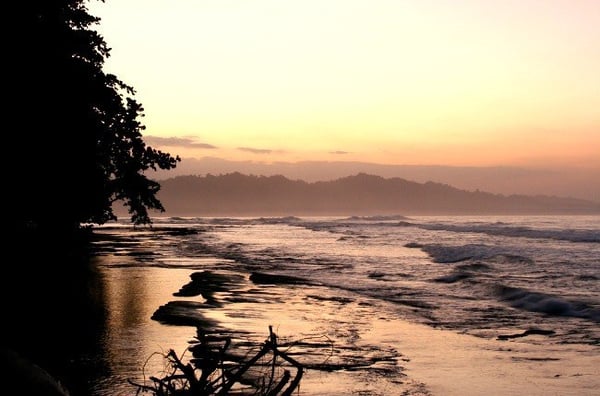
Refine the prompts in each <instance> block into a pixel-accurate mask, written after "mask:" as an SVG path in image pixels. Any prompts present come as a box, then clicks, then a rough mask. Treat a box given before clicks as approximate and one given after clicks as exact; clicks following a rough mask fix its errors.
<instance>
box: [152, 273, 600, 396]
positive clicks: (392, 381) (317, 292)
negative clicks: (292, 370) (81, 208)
mask: <svg viewBox="0 0 600 396" xmlns="http://www.w3.org/2000/svg"><path fill="white" fill-rule="evenodd" d="M239 275H240V274H239V273H238V274H237V276H239ZM191 277H192V278H193V276H191ZM246 281H247V282H250V278H248V279H247V280H246ZM238 282H241V283H238V284H237V287H238V288H239V290H242V291H243V292H244V293H246V292H250V294H252V293H256V295H261V294H262V295H263V296H267V297H268V298H269V301H268V302H264V301H263V302H257V301H255V300H253V298H252V297H250V296H248V295H247V296H246V298H245V299H244V298H242V297H240V296H239V295H238V296H235V294H236V293H235V292H232V290H231V289H228V290H226V291H224V290H221V291H222V292H224V294H228V295H229V297H228V298H230V299H232V300H235V303H233V302H229V303H228V302H224V303H222V304H217V305H215V306H211V304H210V302H209V303H208V304H206V302H204V303H199V302H196V305H195V304H187V303H186V302H185V301H181V302H182V304H180V305H178V304H174V305H173V306H172V307H171V308H173V309H174V311H173V312H176V311H177V314H176V315H175V316H174V317H177V316H178V315H179V314H183V315H184V316H186V317H194V316H195V317H197V318H201V322H202V323H204V324H207V325H209V327H210V326H214V327H213V329H214V331H216V332H223V331H225V332H229V334H233V335H234V337H239V338H240V339H241V338H243V337H248V338H249V339H250V338H252V337H253V336H254V340H255V341H258V340H259V339H263V338H264V337H263V336H262V333H264V332H265V330H266V328H267V327H266V326H267V325H273V327H274V328H275V329H277V330H276V333H278V335H280V336H282V337H284V338H290V337H298V338H300V339H301V338H302V335H304V337H306V338H311V337H316V338H319V333H318V331H319V329H321V330H325V331H323V332H322V333H321V336H323V335H324V333H326V332H327V331H329V333H328V334H327V339H331V340H334V342H333V344H332V349H333V351H334V353H333V354H332V356H333V359H332V360H331V361H330V363H331V366H332V367H335V365H336V364H339V366H338V368H336V369H334V370H327V371H320V370H318V369H317V370H315V369H310V368H309V369H308V370H307V372H306V374H305V376H304V377H303V379H302V382H301V385H300V388H299V394H301V395H302V394H303V395H316V394H319V395H327V396H338V395H339V396H341V395H346V394H350V393H355V394H356V393H359V394H369V395H389V394H405V395H431V396H433V395H444V396H446V395H449V396H451V395H457V396H458V395H463V396H464V395H481V394H487V395H506V394H527V395H539V396H545V395H549V394H560V395H569V394H573V395H592V394H595V392H596V391H597V389H598V388H599V387H600V376H599V375H598V369H597V367H600V353H599V348H598V347H597V346H593V345H585V344H571V345H560V344H558V345H557V344H550V343H549V342H547V340H548V339H547V338H546V335H540V334H530V335H526V336H522V337H514V338H511V339H505V340H502V339H490V338H482V337H478V336H474V335H470V334H459V333H456V332H455V331H452V330H441V329H436V328H433V327H430V326H427V325H424V324H416V323H412V322H409V321H407V320H404V319H397V318H393V317H392V315H388V314H387V312H386V311H387V308H384V307H382V306H381V305H382V304H375V303H373V304H371V302H369V301H366V300H365V299H361V300H360V301H359V300H355V299H353V297H352V296H350V295H346V293H345V292H343V291H339V290H338V291H336V292H335V294H336V295H323V294H322V293H327V292H330V291H328V290H324V289H320V288H319V286H314V285H313V286H311V285H302V286H301V287H296V286H294V285H293V282H287V283H286V284H285V285H274V284H271V285H266V290H262V291H260V292H258V291H257V290H258V289H261V287H265V285H262V286H261V285H254V286H252V284H251V282H250V284H245V285H242V283H244V281H243V280H241V279H238ZM192 283H193V281H192ZM284 286H285V287H284ZM253 287H256V289H257V290H253V289H252V288H253ZM188 288H189V286H188ZM183 289H185V287H183V288H182V290H183ZM198 290H200V289H198ZM206 291H207V290H206V289H204V292H206ZM213 291H214V290H213ZM209 294H211V296H212V297H211V298H215V296H216V294H218V293H216V294H215V293H213V292H212V291H211V292H210V293H209ZM187 297H189V295H188V296H187ZM244 300H245V301H244ZM205 301H207V300H206V299H205ZM240 304H241V305H240ZM163 308H164V307H163ZM181 308H183V310H184V312H182V311H178V309H181ZM168 310H169V309H168V308H167V311H168ZM186 310H187V312H185V311H186ZM357 310H362V311H363V312H362V313H361V314H360V315H358V316H357V315H356V311H357ZM159 311H160V309H159ZM157 312H158V311H157ZM194 312H195V313H194ZM200 312H201V314H200V315H198V313H200ZM390 312H391V311H390ZM334 315H339V316H340V317H341V318H344V317H347V318H349V319H348V321H345V320H344V319H340V318H334V317H333V316H334ZM167 317H168V315H167ZM174 317H173V318H174ZM359 317H361V318H362V319H360V320H358V319H357V318H359ZM300 318H302V319H300ZM366 318H369V319H368V320H366ZM361 320H362V322H361ZM175 321H177V320H176V319H175ZM167 322H168V320H167ZM199 323H200V319H199ZM263 324H264V329H263V328H262V327H263ZM256 335H258V338H257V336H256ZM321 339H322V338H321ZM292 341H293V340H292ZM292 344H293V342H292ZM323 352H325V351H321V353H319V351H316V352H315V351H314V350H306V349H302V348H301V349H299V350H296V351H294V356H295V357H296V359H297V360H298V361H300V362H301V363H303V362H307V361H309V363H308V366H309V367H310V361H311V360H312V361H313V362H315V361H316V360H318V359H322V360H327V359H329V358H327V357H326V355H325V354H323ZM336 357H337V358H339V360H336ZM344 359H345V360H347V361H353V362H354V363H355V365H354V366H346V367H345V366H344V363H343V360H344Z"/></svg>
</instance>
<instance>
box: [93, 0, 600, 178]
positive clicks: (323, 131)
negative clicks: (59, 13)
mask: <svg viewBox="0 0 600 396" xmlns="http://www.w3.org/2000/svg"><path fill="white" fill-rule="evenodd" d="M90 11H91V13H92V14H93V15H96V16H99V17H101V19H102V21H101V24H100V26H98V30H99V31H100V32H101V33H102V34H103V35H104V37H105V39H106V41H107V42H108V45H109V47H111V48H112V51H111V57H110V58H109V60H108V62H107V64H106V70H107V71H110V72H113V73H115V74H116V75H117V76H119V77H120V78H121V79H123V80H124V81H125V82H126V83H128V84H131V85H133V86H134V87H135V88H136V90H137V94H136V98H137V99H138V100H139V101H140V102H142V104H143V105H144V108H145V109H146V117H145V119H144V124H145V125H146V126H147V130H146V131H145V136H146V137H147V141H148V142H149V143H150V144H152V145H153V146H155V147H158V148H162V149H166V150H168V151H169V152H171V153H172V154H179V155H180V156H182V157H203V156H214V157H222V158H227V159H232V160H255V161H267V162H270V161H300V160H329V161H335V160H343V161H365V162H377V163H389V164H441V165H475V166H478V165H486V166H487V165H534V166H544V165H548V164H552V165H553V166H556V165H559V166H567V165H577V166H598V167H600V72H599V70H600V1H598V0H568V1H567V0H518V1H516V0H503V1H485V0H447V1H445V0H435V1H433V0H405V1H402V0H375V1H373V0H302V1H296V0H286V1H281V0H269V1H267V0H252V1H249V0H177V1H164V0H127V1H116V0H107V1H106V3H105V4H102V3H99V2H98V4H96V2H91V4H90Z"/></svg>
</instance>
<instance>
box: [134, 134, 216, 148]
mask: <svg viewBox="0 0 600 396" xmlns="http://www.w3.org/2000/svg"><path fill="white" fill-rule="evenodd" d="M144 141H145V142H146V143H147V144H149V145H155V146H171V147H187V148H201V149H216V148H217V147H216V146H213V145H212V144H208V143H199V142H196V141H195V140H194V139H193V138H187V137H183V138H182V137H168V138H165V137H160V136H144Z"/></svg>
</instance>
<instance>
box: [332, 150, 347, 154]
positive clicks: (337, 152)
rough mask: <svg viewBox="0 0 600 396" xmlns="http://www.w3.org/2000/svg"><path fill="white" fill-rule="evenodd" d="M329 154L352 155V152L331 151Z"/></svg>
mask: <svg viewBox="0 0 600 396" xmlns="http://www.w3.org/2000/svg"><path fill="white" fill-rule="evenodd" d="M329 154H350V152H348V151H341V150H337V151H330V152H329Z"/></svg>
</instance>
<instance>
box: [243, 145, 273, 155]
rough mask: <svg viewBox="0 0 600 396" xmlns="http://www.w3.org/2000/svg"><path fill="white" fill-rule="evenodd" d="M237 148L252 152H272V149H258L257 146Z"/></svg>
mask: <svg viewBox="0 0 600 396" xmlns="http://www.w3.org/2000/svg"><path fill="white" fill-rule="evenodd" d="M237 149H238V150H240V151H245V152H247V153H252V154H271V153H273V150H269V149H258V148H252V147H238V148H237Z"/></svg>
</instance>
